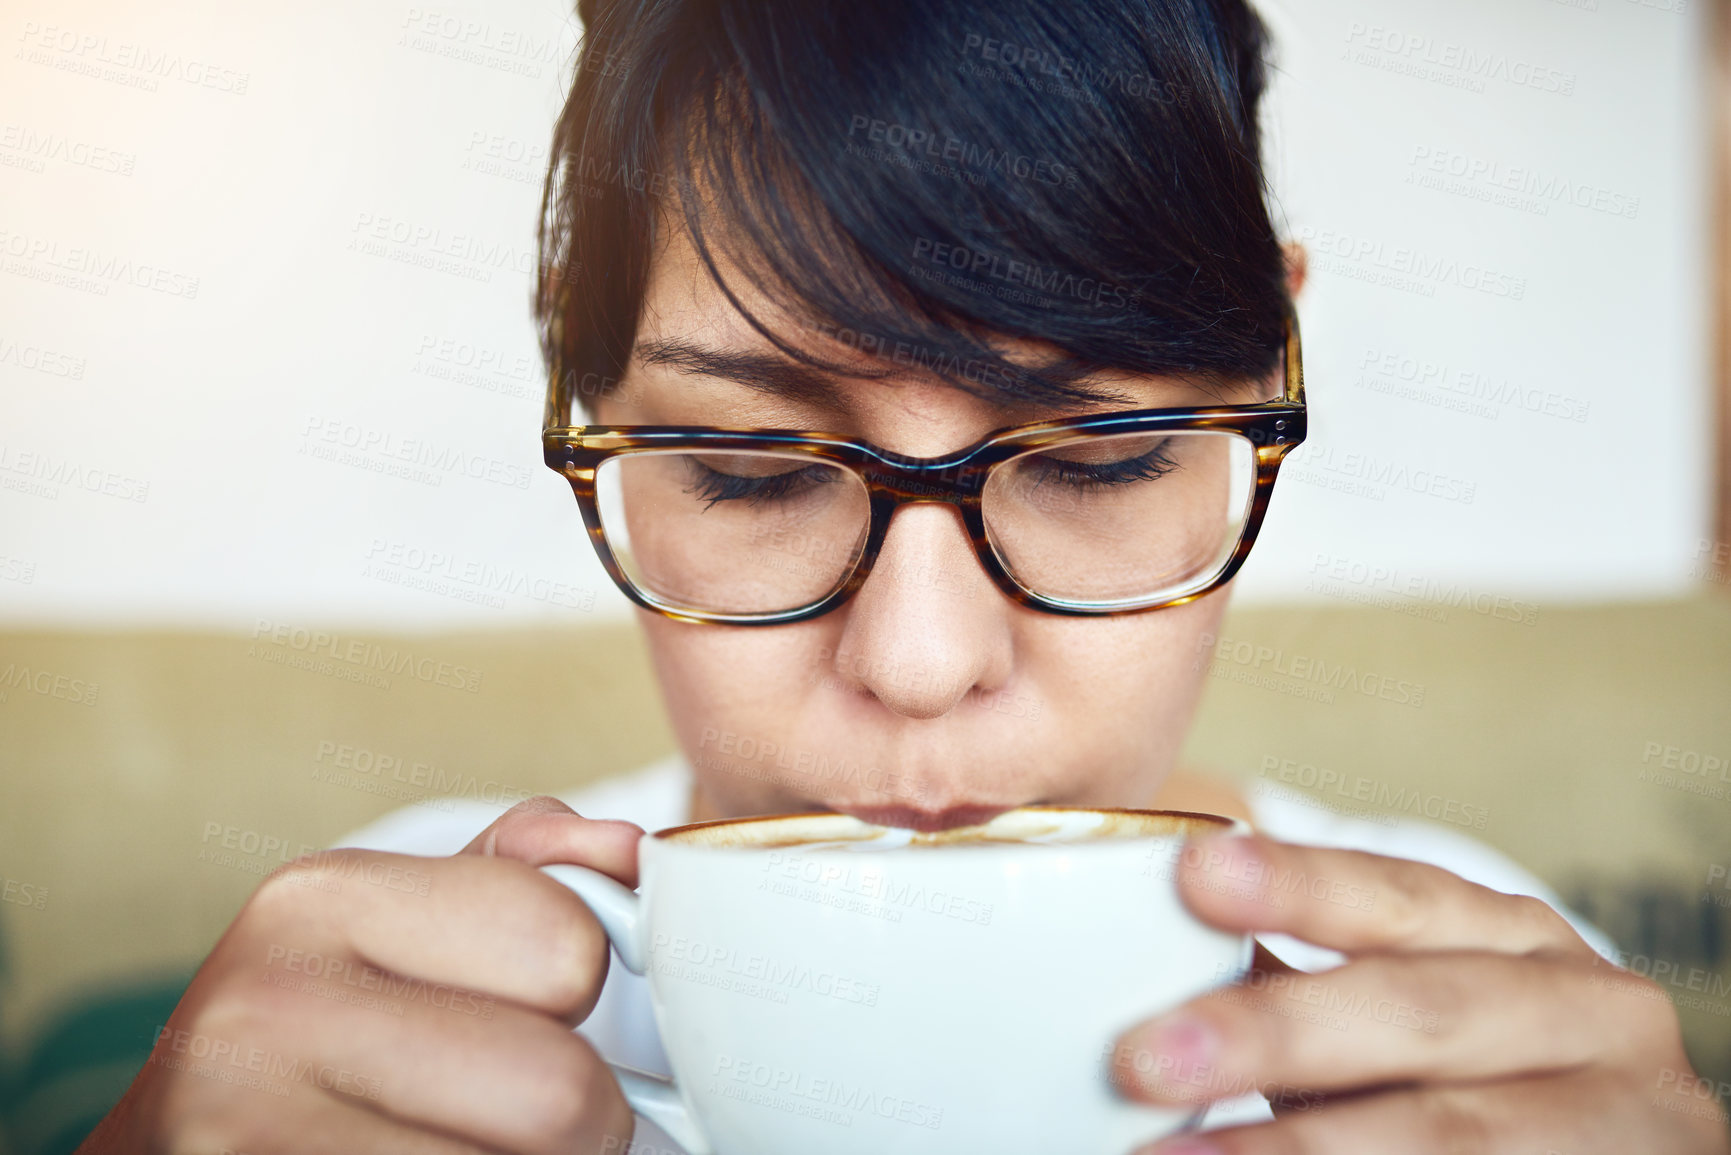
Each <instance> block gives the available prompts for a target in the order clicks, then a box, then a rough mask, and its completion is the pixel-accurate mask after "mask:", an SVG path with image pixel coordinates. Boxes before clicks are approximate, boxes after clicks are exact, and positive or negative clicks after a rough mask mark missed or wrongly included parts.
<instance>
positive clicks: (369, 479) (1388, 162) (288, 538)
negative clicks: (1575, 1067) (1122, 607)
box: [0, 0, 1731, 1155]
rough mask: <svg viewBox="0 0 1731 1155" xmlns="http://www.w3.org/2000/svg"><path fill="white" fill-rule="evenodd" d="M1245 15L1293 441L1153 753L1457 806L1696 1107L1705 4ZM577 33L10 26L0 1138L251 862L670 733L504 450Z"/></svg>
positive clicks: (131, 1036)
mask: <svg viewBox="0 0 1731 1155" xmlns="http://www.w3.org/2000/svg"><path fill="white" fill-rule="evenodd" d="M1261 7H1262V8H1263V10H1264V11H1265V13H1266V15H1267V17H1268V19H1269V22H1270V24H1271V25H1272V26H1273V28H1274V31H1275V33H1276V37H1277V39H1278V42H1279V46H1280V56H1279V72H1278V75H1277V78H1276V81H1275V86H1274V90H1273V93H1272V96H1271V100H1270V106H1269V109H1268V119H1267V126H1268V131H1269V139H1268V152H1269V163H1270V166H1271V168H1270V171H1271V176H1272V180H1273V184H1274V189H1275V195H1276V201H1277V208H1278V212H1279V217H1278V219H1279V220H1280V221H1281V222H1282V224H1283V227H1284V228H1285V229H1286V230H1287V231H1288V233H1289V234H1290V235H1291V236H1292V237H1293V238H1294V239H1296V240H1299V241H1302V242H1303V243H1304V244H1305V245H1306V246H1307V248H1308V250H1309V253H1310V284H1309V287H1308V288H1307V290H1306V293H1305V297H1304V300H1303V301H1302V302H1301V315H1302V318H1303V322H1304V326H1305V337H1306V356H1307V369H1308V376H1309V395H1310V400H1311V404H1312V411H1313V416H1312V422H1313V433H1312V437H1311V440H1310V442H1309V443H1307V445H1306V446H1305V447H1304V448H1303V449H1302V450H1301V451H1299V452H1298V453H1296V454H1295V455H1294V456H1293V457H1292V459H1291V461H1290V464H1289V465H1288V466H1287V468H1286V470H1285V471H1284V472H1283V475H1282V481H1281V483H1280V486H1279V487H1278V491H1277V494H1276V497H1275V500H1274V505H1273V508H1272V510H1271V513H1270V517H1269V521H1268V525H1267V528H1266V529H1265V531H1264V535H1263V538H1262V540H1261V542H1260V543H1259V545H1258V547H1257V550H1256V552H1255V554H1254V555H1253V556H1252V559H1251V562H1250V564H1249V566H1248V567H1247V569H1246V571H1245V572H1244V574H1243V576H1242V577H1241V579H1240V580H1239V582H1238V586H1239V590H1238V593H1237V594H1236V596H1235V605H1234V609H1233V611H1232V614H1231V616H1230V618H1229V621H1228V625H1227V634H1228V635H1229V636H1228V637H1227V638H1226V639H1225V640H1226V641H1227V642H1229V643H1230V644H1229V645H1223V646H1222V647H1221V650H1220V656H1219V657H1218V658H1217V660H1216V663H1215V666H1214V669H1213V671H1212V673H1213V675H1214V677H1213V681H1212V683H1211V689H1210V691H1209V694H1208V697H1207V700H1206V703H1205V706H1204V709H1203V713H1202V716H1201V718H1200V720H1199V722H1198V725H1197V728H1196V731H1195V734H1194V737H1193V739H1192V743H1191V749H1190V754H1189V758H1190V761H1191V764H1193V765H1194V766H1197V767H1199V768H1203V769H1206V770H1209V771H1210V772H1213V773H1216V774H1218V775H1221V776H1223V777H1226V778H1230V779H1233V780H1236V781H1238V782H1240V783H1242V784H1243V785H1244V786H1245V788H1247V789H1250V790H1255V791H1267V792H1278V793H1279V794H1281V795H1283V796H1289V797H1299V798H1302V799H1305V800H1307V801H1308V802H1309V804H1312V805H1315V806H1317V807H1321V808H1324V809H1326V810H1329V811H1333V812H1335V813H1341V814H1355V815H1360V816H1363V815H1369V816H1372V817H1374V818H1376V819H1377V820H1378V821H1386V822H1390V823H1395V822H1399V821H1405V820H1407V819H1408V818H1410V817H1412V816H1414V815H1415V814H1417V813H1420V812H1425V813H1430V814H1431V815H1432V816H1433V817H1436V816H1438V815H1459V814H1468V815H1472V816H1474V818H1473V820H1472V822H1471V823H1470V825H1469V828H1468V830H1467V832H1468V833H1471V834H1473V835H1474V836H1476V837H1479V838H1482V839H1484V840H1485V841H1487V842H1489V843H1491V844H1492V845H1494V846H1496V847H1498V848H1499V849H1501V850H1503V851H1505V852H1507V853H1508V854H1510V855H1512V856H1513V857H1515V858H1516V859H1518V860H1519V861H1521V862H1522V863H1524V864H1525V865H1527V866H1528V867H1530V868H1532V869H1533V870H1534V871H1536V872H1537V873H1539V874H1540V875H1541V876H1543V877H1544V878H1545V879H1546V880H1547V881H1549V882H1550V883H1551V884H1552V885H1553V886H1555V887H1556V888H1558V889H1559V891H1561V892H1562V893H1563V894H1564V895H1565V896H1566V897H1567V898H1568V899H1569V900H1570V901H1571V902H1572V903H1574V904H1575V905H1576V906H1577V907H1578V908H1580V909H1581V910H1582V911H1583V912H1584V913H1586V914H1587V915H1588V916H1590V917H1591V918H1593V919H1595V920H1596V921H1597V922H1598V923H1599V924H1600V925H1601V926H1602V927H1604V928H1605V929H1606V930H1607V931H1609V932H1610V933H1611V934H1612V935H1613V936H1614V937H1615V938H1616V939H1617V940H1618V942H1619V944H1620V945H1621V947H1622V948H1623V950H1624V951H1625V952H1626V953H1627V955H1628V962H1629V965H1630V966H1631V967H1633V968H1634V969H1637V970H1644V973H1651V974H1653V975H1654V976H1655V977H1657V978H1659V979H1660V980H1661V981H1662V982H1664V983H1666V985H1667V986H1668V988H1669V989H1671V990H1672V992H1673V994H1674V997H1675V1000H1676V1001H1677V1003H1678V1005H1679V1008H1680V1012H1681V1014H1682V1016H1683V1019H1684V1023H1685V1027H1686V1031H1687V1035H1688V1042H1689V1045H1690V1048H1691V1052H1692V1055H1693V1056H1694V1059H1695V1062H1696V1064H1697V1066H1698V1068H1699V1069H1701V1070H1702V1072H1703V1073H1705V1074H1709V1075H1711V1076H1713V1077H1716V1078H1718V1079H1721V1080H1728V1079H1731V966H1728V962H1727V953H1728V947H1727V937H1728V932H1731V885H1728V874H1731V870H1728V867H1731V529H1728V528H1727V523H1726V516H1727V510H1728V508H1731V497H1728V487H1727V482H1726V480H1725V479H1726V476H1727V474H1726V445H1727V436H1726V432H1725V430H1726V426H1725V422H1726V414H1727V412H1728V410H1731V404H1728V398H1731V393H1728V392H1727V387H1726V381H1727V374H1726V371H1725V357H1724V355H1723V349H1724V346H1725V341H1726V333H1727V326H1726V318H1727V310H1726V294H1725V292H1724V273H1725V270H1726V268H1727V267H1728V250H1727V246H1726V243H1725V236H1726V230H1725V227H1724V224H1725V208H1726V204H1727V200H1726V197H1725V192H1726V169H1725V166H1724V163H1723V157H1724V152H1725V149H1724V143H1725V138H1726V128H1725V126H1726V120H1725V115H1724V114H1725V112H1726V108H1727V104H1728V100H1731V97H1728V95H1727V93H1728V92H1731V87H1728V85H1727V77H1728V72H1727V69H1726V62H1725V47H1724V46H1725V43H1726V36H1725V31H1724V21H1723V19H1722V17H1721V13H1720V10H1719V5H1717V4H1712V3H1703V2H1702V0H1374V2H1373V0H1304V2H1303V3H1299V2H1297V0H1288V2H1283V3H1265V4H1262V5H1261ZM984 31H985V32H987V33H988V34H989V32H990V30H984ZM578 32H579V29H578V28H577V26H576V24H575V22H574V19H573V18H572V17H571V15H570V13H569V12H568V11H567V9H566V6H565V5H563V4H560V3H556V2H554V0H489V2H488V3H486V4H485V5H483V4H480V3H473V2H472V3H466V4H452V5H445V6H440V7H422V6H413V5H404V4H399V3H386V2H383V0H344V2H343V3H338V2H337V0H305V2H303V3H300V4H296V5H287V6H282V5H278V6H270V7H257V6H242V7H239V8H237V7H235V6H233V5H226V4H221V3H218V2H217V0H178V2H177V3H174V4H167V5H151V6H148V7H146V6H139V5H130V4H122V3H119V2H118V0H53V2H52V3H48V2H47V0H4V2H3V3H0V1120H3V1123H0V1151H4V1152H7V1153H9V1155H40V1153H46V1152H63V1151H69V1150H71V1148H72V1147H74V1146H75V1145H76V1144H77V1142H78V1140H79V1139H80V1138H81V1137H82V1136H83V1134H84V1133H85V1132H86V1131H87V1130H88V1128H89V1127H90V1126H91V1125H92V1123H93V1122H94V1120H95V1119H96V1118H97V1117H98V1116H100V1114H101V1113H102V1112H103V1111H105V1110H106V1109H107V1107H108V1106H109V1105H110V1104H111V1103H112V1102H113V1100H114V1099H115V1098H116V1097H117V1096H118V1095H119V1093H120V1091H121V1089H122V1088H124V1086H125V1085H126V1083H127V1082H128V1081H130V1078H131V1076H132V1074H133V1073H134V1072H135V1071H136V1070H137V1068H138V1066H139V1065H140V1064H141V1063H142V1061H143V1059H144V1057H145V1055H146V1054H147V1053H148V1050H149V1046H150V1042H151V1039H152V1037H153V1034H154V1031H155V1030H156V1029H157V1028H158V1027H160V1025H161V1024H162V1022H163V1021H164V1019H165V1018H166V1016H167V1014H168V1011H169V1009H170V1008H172V1006H173V1005H174V1003H175V1001H176V1000H177V998H178V996H179V993H180V991H181V989H182V988H183V986H184V984H185V982H186V979H187V977H188V976H189V975H190V974H191V972H192V970H193V969H194V968H195V967H196V965H197V963H198V961H199V960H200V959H201V958H202V957H203V956H204V954H205V953H206V952H207V951H208V950H209V948H210V947H211V945H212V944H213V943H214V941H215V940H216V938H217V936H218V935H219V934H220V933H221V931H222V929H223V928H224V927H225V926H226V925H227V923H228V922H229V920H230V919H231V918H232V917H233V915H234V914H235V912H236V911H237V910H238V909H239V907H240V905H241V904H242V902H243V901H244V900H245V898H246V896H247V895H248V893H250V891H251V889H252V888H253V887H254V886H255V885H256V884H257V882H258V881H259V879H260V878H261V877H262V876H263V875H264V874H266V873H268V872H269V871H270V870H271V869H272V868H274V867H275V866H276V865H278V864H279V863H280V862H281V861H285V860H286V859H287V858H290V857H293V855H294V854H296V853H298V852H300V851H301V850H303V849H308V848H314V847H318V846H322V845H326V844H328V843H330V842H331V841H333V840H335V839H336V838H338V837H340V836H341V835H342V834H343V833H345V832H346V831H349V830H352V829H354V828H355V827H357V826H358V825H360V824H362V823H364V822H366V821H368V820H370V819H371V818H373V817H376V816H377V815H379V814H382V813H384V812H386V811H388V810H390V809H393V808H396V807H399V806H403V805H410V804H418V805H427V806H435V807H437V806H439V805H441V802H440V799H441V798H443V797H445V796H448V795H453V794H454V795H459V796H465V797H480V798H485V799H488V800H498V801H501V802H506V803H508V802H510V801H513V800H515V799H517V798H520V797H523V796H525V795H527V794H530V793H535V792H541V791H549V790H562V789H568V788H570V787H573V786H575V785H578V784H580V783H583V782H585V781H589V780H592V779H598V778H601V777H605V776H607V775H611V774H615V773H619V772H623V771H626V770H630V769H633V768H635V767H637V766H640V765H642V764H644V763H646V762H648V761H649V760H651V759H653V758H656V757H658V756H660V755H662V754H665V753H668V752H670V751H671V750H672V749H673V742H672V738H671V735H670V732H669V730H668V727H667V724H666V721H665V718H664V716H663V714H662V709H661V706H660V703H659V701H658V700H657V698H656V695H655V690H654V687H653V683H652V681H651V677H650V673H649V670H648V667H647V664H646V661H645V658H644V654H643V652H642V649H641V646H640V644H639V641H638V638H637V635H636V633H635V627H634V626H633V625H632V623H631V619H630V616H629V614H628V612H627V604H626V603H625V602H624V600H623V599H622V598H621V597H620V596H619V595H618V594H617V593H616V592H615V591H614V590H613V588H612V587H611V585H610V584H609V583H608V581H607V580H606V578H605V576H604V574H603V573H602V572H601V570H600V568H599V567H598V565H597V563H596V562H595V559H594V557H593V555H592V553H591V552H590V550H589V547H588V545H587V544H586V542H585V540H584V538H583V535H582V532H581V527H580V523H579V521H578V519H577V512H576V509H575V506H574V503H573V502H572V500H571V495H570V492H569V489H568V487H567V486H566V485H565V483H564V482H563V481H562V480H561V479H559V478H557V477H556V476H554V475H553V474H552V473H551V472H549V471H547V470H546V469H545V468H544V467H543V466H542V465H541V463H540V457H539V446H538V437H537V434H538V430H539V424H540V407H541V399H542V385H541V377H540V363H539V358H538V354H537V350H536V345H535V341H534V334H533V330H532V327H531V324H530V320H529V308H528V301H529V289H530V284H531V281H532V277H533V272H534V264H535V255H534V247H533V230H534V225H535V220H536V214H537V207H538V201H539V190H540V185H541V179H542V175H543V172H544V169H545V166H546V161H547V156H548V140H549V138H550V133H551V126H552V123H553V119H554V117H555V115H556V113H557V110H558V108H559V106H560V104H561V100H562V91H563V87H564V84H565V82H566V80H567V79H568V76H569V61H570V58H571V54H572V50H573V48H574V45H575V43H576V39H577V36H578ZM960 51H961V49H960V48H958V54H959V53H960ZM961 63H963V61H962V58H961V57H960V55H958V64H961ZM357 654H366V655H370V657H368V658H362V659H360V660H349V658H350V656H353V655H357ZM1282 655H1284V659H1283V658H1282ZM1294 657H1304V658H1310V659H1321V660H1322V661H1323V662H1325V663H1328V664H1329V665H1331V666H1332V665H1336V664H1344V665H1346V666H1349V667H1350V668H1352V669H1354V670H1357V671H1360V672H1364V673H1375V674H1377V675H1379V676H1380V677H1381V678H1383V679H1393V680H1396V681H1400V682H1406V683H1408V684H1410V685H1412V686H1415V687H1418V688H1419V689H1420V690H1421V691H1422V693H1419V694H1417V695H1409V696H1408V697H1409V700H1408V701H1406V702H1402V703H1397V702H1395V701H1392V700H1382V699H1377V698H1374V697H1364V696H1363V695H1359V694H1355V693H1353V692H1351V691H1350V690H1343V689H1338V688H1337V689H1329V688H1326V687H1321V686H1317V685H1314V684H1308V683H1306V682H1304V681H1302V680H1300V679H1298V678H1294V677H1292V676H1290V675H1289V674H1287V673H1284V672H1283V671H1286V670H1290V669H1291V668H1292V665H1291V659H1292V658H1294ZM405 663H406V664H407V666H408V669H409V671H410V672H408V673H390V672H381V665H382V666H383V667H384V670H386V671H388V670H390V669H393V668H398V669H400V668H401V667H402V666H403V665H404V664H405ZM440 664H443V665H444V666H445V667H446V668H447V669H452V668H458V667H460V668H461V669H462V670H464V671H465V672H466V673H465V674H463V675H461V676H459V677H457V678H455V679H446V678H442V677H438V676H428V677H425V678H422V677H417V676H415V675H414V673H413V671H415V670H436V669H437V668H438V667H439V666H440ZM1302 664H1308V663H1301V665H1302ZM453 680H454V681H455V682H457V683H458V684H447V683H448V682H450V681H453ZM1414 799H1418V800H1420V801H1418V802H1417V803H1414V802H1413V801H1412V800H1414Z"/></svg>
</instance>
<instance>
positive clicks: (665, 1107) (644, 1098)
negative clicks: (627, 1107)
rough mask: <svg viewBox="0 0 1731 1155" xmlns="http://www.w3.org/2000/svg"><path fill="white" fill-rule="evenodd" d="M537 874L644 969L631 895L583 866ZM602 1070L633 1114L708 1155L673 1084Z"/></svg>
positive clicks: (634, 1072)
mask: <svg viewBox="0 0 1731 1155" xmlns="http://www.w3.org/2000/svg"><path fill="white" fill-rule="evenodd" d="M541 872H542V873H543V874H545V875H547V876H548V877H549V878H551V879H553V880H554V881H555V882H558V883H559V884H561V885H562V886H564V887H566V888H567V889H569V890H570V891H571V892H572V893H573V894H575V895H576V896H577V897H578V898H580V899H582V900H583V904H584V905H585V906H587V907H588V908H589V909H590V911H591V912H593V913H594V915H595V919H596V921H597V922H599V923H600V924H601V929H602V930H604V931H606V932H607V941H608V942H611V943H612V944H613V949H614V951H616V952H617V953H618V955H619V961H620V962H622V963H624V964H625V969H627V970H629V971H630V972H631V973H632V974H636V975H640V974H642V973H643V972H644V970H645V969H647V967H648V964H649V957H648V951H647V950H646V949H645V942H644V928H643V921H642V906H641V902H642V900H641V899H640V898H638V896H637V892H636V891H634V890H630V889H628V888H626V887H625V886H624V885H623V884H621V883H620V882H619V881H618V880H617V879H613V878H609V877H608V876H607V875H605V874H602V873H601V872H600V871H599V870H590V869H589V868H588V867H586V866H572V865H570V864H569V863H556V864H555V865H552V866H543V867H542V868H541ZM607 1065H608V1066H609V1067H611V1068H612V1069H613V1076H614V1078H616V1079H618V1080H619V1089H620V1090H621V1091H623V1092H625V1101H626V1102H627V1103H629V1104H631V1109H632V1110H633V1111H635V1112H636V1113H637V1114H638V1115H641V1116H642V1117H643V1118H645V1119H647V1120H649V1121H650V1122H651V1123H653V1124H655V1125H656V1126H657V1127H659V1128H661V1129H662V1130H663V1131H665V1132H667V1134H668V1136H669V1137H670V1138H672V1139H673V1141H674V1142H676V1143H678V1144H679V1145H680V1146H681V1147H683V1148H685V1150H686V1152H687V1153H688V1155H713V1149H712V1148H711V1147H710V1145H709V1140H707V1139H705V1138H704V1137H703V1134H702V1133H701V1132H700V1131H698V1129H697V1124H696V1123H695V1122H694V1121H693V1120H692V1118H691V1113H690V1112H689V1111H688V1110H686V1107H685V1103H684V1101H683V1099H682V1098H681V1097H680V1094H679V1088H678V1087H677V1086H675V1085H674V1083H673V1080H671V1079H663V1078H661V1077H660V1076H659V1075H651V1074H649V1073H648V1072H646V1071H639V1070H638V1069H637V1068H635V1067H627V1066H625V1065H623V1064H621V1063H608V1064H607Z"/></svg>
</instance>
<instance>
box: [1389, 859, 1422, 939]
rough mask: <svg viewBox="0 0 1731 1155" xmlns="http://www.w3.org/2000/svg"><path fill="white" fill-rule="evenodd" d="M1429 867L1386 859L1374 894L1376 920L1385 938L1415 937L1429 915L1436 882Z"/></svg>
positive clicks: (1417, 863)
mask: <svg viewBox="0 0 1731 1155" xmlns="http://www.w3.org/2000/svg"><path fill="white" fill-rule="evenodd" d="M1431 871H1432V868H1431V867H1427V866H1425V865H1424V864H1423V863H1420V862H1409V861H1407V860H1406V859H1403V858H1396V859H1390V860H1389V861H1388V864H1387V867H1386V869H1385V871H1384V873H1383V878H1382V880H1381V887H1380V892H1379V893H1378V895H1377V922H1378V924H1379V925H1380V926H1381V928H1382V930H1383V936H1384V938H1385V939H1386V940H1388V941H1392V942H1404V941H1408V940H1411V939H1414V938H1417V937H1418V936H1419V935H1420V934H1421V932H1423V930H1424V928H1425V926H1426V925H1427V924H1428V923H1429V922H1430V920H1431V917H1432V908H1433V906H1434V903H1435V900H1436V882H1435V879H1434V877H1433V875H1432V873H1431Z"/></svg>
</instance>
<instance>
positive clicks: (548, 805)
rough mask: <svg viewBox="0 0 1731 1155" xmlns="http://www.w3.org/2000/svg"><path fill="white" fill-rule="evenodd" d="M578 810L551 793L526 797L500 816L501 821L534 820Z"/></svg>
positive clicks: (574, 812) (568, 813)
mask: <svg viewBox="0 0 1731 1155" xmlns="http://www.w3.org/2000/svg"><path fill="white" fill-rule="evenodd" d="M576 813H577V812H576V811H575V810H573V809H571V808H570V807H569V806H567V805H565V804H564V803H563V802H561V801H559V800H558V799H557V798H555V797H553V796H552V795H551V794H537V795H535V797H533V798H525V799H523V801H521V802H519V803H517V804H516V805H515V806H513V807H511V809H509V810H507V811H505V813H504V814H502V815H500V816H499V821H501V822H511V823H513V824H515V823H518V822H527V821H533V820H535V819H537V818H544V817H546V816H547V815H549V814H560V815H574V814H576Z"/></svg>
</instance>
